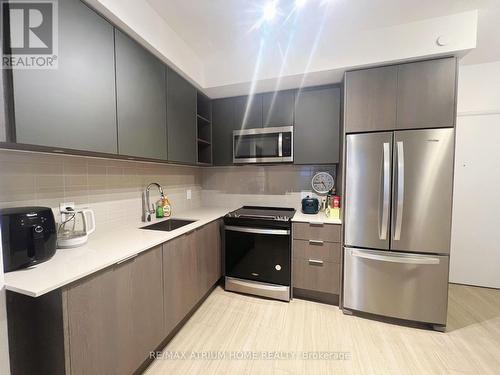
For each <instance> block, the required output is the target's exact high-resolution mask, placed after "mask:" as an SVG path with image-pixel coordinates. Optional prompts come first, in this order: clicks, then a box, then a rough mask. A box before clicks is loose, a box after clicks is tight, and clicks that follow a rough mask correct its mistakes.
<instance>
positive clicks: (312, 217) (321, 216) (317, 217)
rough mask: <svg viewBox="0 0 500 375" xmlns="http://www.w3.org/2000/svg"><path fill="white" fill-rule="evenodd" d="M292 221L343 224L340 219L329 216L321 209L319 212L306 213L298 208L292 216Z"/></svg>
mask: <svg viewBox="0 0 500 375" xmlns="http://www.w3.org/2000/svg"><path fill="white" fill-rule="evenodd" d="M292 221H293V222H298V223H323V224H338V225H340V224H342V221H341V220H340V219H333V218H329V217H328V216H326V215H325V213H324V212H321V211H320V212H318V213H317V214H304V213H302V212H301V211H300V210H297V212H295V215H294V216H293V218H292Z"/></svg>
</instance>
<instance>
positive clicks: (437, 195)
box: [391, 129, 455, 254]
mask: <svg viewBox="0 0 500 375" xmlns="http://www.w3.org/2000/svg"><path fill="white" fill-rule="evenodd" d="M454 138H455V137H454V129H432V130H408V131H398V132H395V134H394V152H393V154H394V156H393V158H394V162H393V173H394V175H393V189H392V192H393V200H392V230H391V233H392V235H391V250H393V251H408V252H418V253H436V254H449V253H450V238H451V207H452V191H453V189H452V187H453V155H454Z"/></svg>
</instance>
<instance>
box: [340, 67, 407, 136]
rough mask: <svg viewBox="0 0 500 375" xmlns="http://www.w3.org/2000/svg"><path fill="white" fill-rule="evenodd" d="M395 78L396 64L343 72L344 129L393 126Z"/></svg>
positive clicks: (395, 94) (364, 130) (357, 129)
mask: <svg viewBox="0 0 500 375" xmlns="http://www.w3.org/2000/svg"><path fill="white" fill-rule="evenodd" d="M397 78H398V67H397V66H386V67H382V68H373V69H365V70H356V71H352V72H347V73H346V75H345V107H344V108H345V131H346V133H353V132H366V131H373V130H394V129H395V128H396V96H397V85H398V82H397Z"/></svg>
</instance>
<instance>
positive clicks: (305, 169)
mask: <svg viewBox="0 0 500 375" xmlns="http://www.w3.org/2000/svg"><path fill="white" fill-rule="evenodd" d="M320 171H321V172H328V173H330V174H332V175H333V176H334V177H335V176H336V165H285V164H282V165H266V166H264V165H259V166H255V165H244V166H231V167H214V168H206V169H203V170H202V187H203V190H202V200H203V202H204V204H206V205H214V206H227V205H230V206H235V205H245V204H246V205H265V206H270V205H274V206H280V207H294V208H296V209H298V208H300V203H301V193H302V192H309V193H312V188H311V179H312V177H313V176H314V174H315V173H317V172H320Z"/></svg>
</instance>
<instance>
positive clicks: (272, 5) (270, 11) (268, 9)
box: [264, 0, 278, 22]
mask: <svg viewBox="0 0 500 375" xmlns="http://www.w3.org/2000/svg"><path fill="white" fill-rule="evenodd" d="M277 14H278V2H277V1H276V0H274V1H270V2H269V3H267V4H266V5H265V6H264V19H265V20H266V21H268V22H269V21H272V20H273V19H274V18H275V17H276V15H277Z"/></svg>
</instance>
